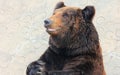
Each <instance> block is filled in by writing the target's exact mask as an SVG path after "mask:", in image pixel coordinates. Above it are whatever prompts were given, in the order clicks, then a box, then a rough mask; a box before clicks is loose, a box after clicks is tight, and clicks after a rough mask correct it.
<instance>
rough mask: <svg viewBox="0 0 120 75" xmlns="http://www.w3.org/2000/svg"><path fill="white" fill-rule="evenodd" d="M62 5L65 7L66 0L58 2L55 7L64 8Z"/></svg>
mask: <svg viewBox="0 0 120 75" xmlns="http://www.w3.org/2000/svg"><path fill="white" fill-rule="evenodd" d="M62 7H65V5H64V2H58V3H57V4H56V6H55V9H59V8H62ZM55 9H54V10H55Z"/></svg>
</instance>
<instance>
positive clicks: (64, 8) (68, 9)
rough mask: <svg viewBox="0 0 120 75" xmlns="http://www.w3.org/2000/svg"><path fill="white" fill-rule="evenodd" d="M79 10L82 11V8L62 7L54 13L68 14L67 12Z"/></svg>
mask: <svg viewBox="0 0 120 75" xmlns="http://www.w3.org/2000/svg"><path fill="white" fill-rule="evenodd" d="M78 9H80V8H78V7H62V8H59V9H56V10H55V11H54V12H67V11H68V12H69V11H70V12H72V11H73V12H74V11H77V10H78ZM80 10H81V9H80Z"/></svg>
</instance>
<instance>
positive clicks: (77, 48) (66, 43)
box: [49, 24, 99, 56]
mask: <svg viewBox="0 0 120 75" xmlns="http://www.w3.org/2000/svg"><path fill="white" fill-rule="evenodd" d="M68 34H69V33H68ZM71 34H72V33H71ZM49 45H50V48H51V49H52V50H53V51H54V52H56V53H57V54H62V55H66V56H71V55H79V54H80V53H84V52H85V53H86V52H87V53H88V52H93V53H94V52H96V50H98V48H99V38H98V34H97V32H96V29H95V27H94V26H93V25H92V24H86V25H84V28H83V30H81V29H80V31H78V32H77V33H76V35H75V36H74V37H72V38H71V37H70V35H69V36H66V37H64V38H61V37H60V36H56V37H53V36H51V37H50V40H49Z"/></svg>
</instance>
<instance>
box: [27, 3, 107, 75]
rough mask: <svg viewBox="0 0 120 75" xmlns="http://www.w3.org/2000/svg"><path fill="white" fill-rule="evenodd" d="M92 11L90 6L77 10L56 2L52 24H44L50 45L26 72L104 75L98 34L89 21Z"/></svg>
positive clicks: (93, 10) (92, 15) (28, 73)
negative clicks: (66, 72) (70, 72)
mask: <svg viewBox="0 0 120 75" xmlns="http://www.w3.org/2000/svg"><path fill="white" fill-rule="evenodd" d="M94 14H95V9H94V7H93V6H86V7H85V8H84V9H80V8H77V7H67V6H65V5H64V3H63V2H59V3H58V4H57V5H56V7H55V10H54V13H53V15H52V16H51V17H50V18H49V20H50V21H52V23H51V24H50V25H49V27H46V30H47V32H48V33H49V34H50V39H49V47H48V49H47V50H46V52H45V53H44V54H43V55H42V56H41V57H40V58H39V59H38V60H37V61H34V62H32V63H31V64H30V65H29V66H28V68H27V75H40V74H39V72H45V73H46V74H48V72H51V71H52V72H54V71H74V72H76V71H77V72H79V74H74V75H105V71H104V66H103V57H102V53H101V52H102V51H101V47H100V43H99V37H98V34H97V31H96V29H95V27H94V25H93V23H92V19H93V17H94ZM57 28H58V29H57ZM50 29H52V30H53V29H54V31H50ZM59 75H60V74H59ZM61 75H62V74H61ZM72 75H73V74H72Z"/></svg>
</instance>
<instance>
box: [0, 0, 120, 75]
mask: <svg viewBox="0 0 120 75" xmlns="http://www.w3.org/2000/svg"><path fill="white" fill-rule="evenodd" d="M59 1H64V2H65V4H66V5H67V6H76V7H81V9H83V8H84V7H85V6H86V5H94V6H95V8H96V15H95V17H94V21H93V22H94V24H95V26H96V28H97V31H98V33H99V37H100V42H101V46H102V49H103V56H104V64H105V70H106V73H107V75H119V74H120V64H119V63H120V48H119V47H120V21H119V20H120V6H119V5H120V1H119V0H0V75H25V70H26V67H27V65H28V64H29V63H30V62H31V61H34V60H36V59H38V58H39V57H40V55H41V54H42V53H43V52H44V51H45V50H46V48H47V47H48V37H49V35H48V34H47V33H46V32H45V28H44V26H43V20H44V19H46V18H48V17H49V16H50V15H52V12H53V9H54V6H55V4H56V3H57V2H59Z"/></svg>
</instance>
